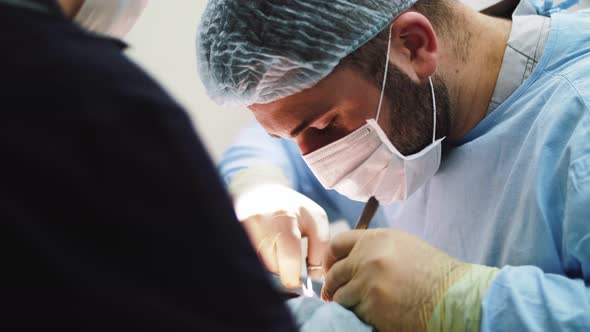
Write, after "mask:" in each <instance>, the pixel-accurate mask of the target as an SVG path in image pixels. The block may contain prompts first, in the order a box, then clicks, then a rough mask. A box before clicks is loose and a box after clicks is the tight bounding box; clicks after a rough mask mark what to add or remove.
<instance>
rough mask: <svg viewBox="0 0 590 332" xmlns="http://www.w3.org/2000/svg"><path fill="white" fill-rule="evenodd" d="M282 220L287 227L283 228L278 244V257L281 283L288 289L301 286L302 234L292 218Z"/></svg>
mask: <svg viewBox="0 0 590 332" xmlns="http://www.w3.org/2000/svg"><path fill="white" fill-rule="evenodd" d="M281 218H289V219H288V220H282V221H278V220H277V221H278V222H283V223H285V225H286V226H287V227H283V228H282V231H281V233H280V235H279V238H278V240H277V243H276V257H277V264H278V267H279V274H280V278H281V283H282V284H283V285H285V287H288V288H299V287H300V286H301V280H300V279H299V278H300V276H301V261H302V259H301V232H300V231H299V227H298V225H297V222H296V221H295V220H294V219H292V218H291V217H281Z"/></svg>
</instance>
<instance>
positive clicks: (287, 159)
mask: <svg viewBox="0 0 590 332" xmlns="http://www.w3.org/2000/svg"><path fill="white" fill-rule="evenodd" d="M589 77H590V12H589V11H579V12H576V13H573V14H566V13H553V14H552V16H551V27H550V32H549V37H548V39H547V42H546V44H545V49H544V50H543V55H542V57H541V59H540V61H539V63H538V65H537V66H536V68H535V70H534V71H533V72H532V73H531V75H530V77H529V78H528V80H526V81H525V82H524V83H523V84H522V85H521V86H519V87H518V88H517V89H516V91H514V92H513V93H512V95H511V96H510V97H508V98H507V99H506V100H505V101H504V102H503V103H502V104H501V105H499V106H498V107H497V108H496V109H495V110H494V112H492V113H491V114H490V115H489V116H488V117H486V118H485V119H484V120H483V121H482V122H481V123H479V124H478V126H477V127H476V128H474V129H473V130H472V131H471V132H470V133H468V135H467V136H465V137H464V138H463V139H462V140H461V141H460V142H457V145H456V146H454V148H453V149H451V150H450V151H449V153H448V155H447V156H446V158H445V159H444V160H443V162H442V164H441V168H440V169H439V171H438V173H437V174H436V175H435V176H434V177H433V178H432V179H431V180H430V181H429V182H427V183H426V185H425V186H424V187H423V188H422V189H421V190H419V191H418V192H416V193H415V194H414V195H413V196H411V197H410V199H409V200H408V201H407V202H405V203H402V204H397V205H391V206H387V207H385V210H384V211H383V212H384V216H385V217H382V219H376V220H375V221H376V225H380V226H388V227H395V228H398V229H401V230H403V231H406V232H409V233H411V234H414V235H416V236H418V237H420V238H422V239H424V240H426V241H427V242H429V243H431V244H433V245H434V246H435V247H437V248H439V249H441V250H443V251H445V252H447V253H449V254H450V255H451V256H454V257H456V258H458V259H461V260H463V261H466V262H468V263H475V264H482V265H487V266H495V267H499V268H501V270H500V272H499V273H498V275H497V276H496V278H495V279H494V281H493V282H492V284H491V285H490V288H489V291H488V293H487V294H486V297H485V298H484V301H483V302H482V308H483V312H482V322H483V323H482V326H481V327H482V329H483V330H484V331H521V330H541V329H542V328H540V327H541V326H544V327H546V328H545V329H546V330H564V329H568V328H569V329H572V330H589V329H590V292H589V288H588V285H590V223H589V222H588V220H590V209H588V206H590V139H589V137H590V108H589V107H590V80H589ZM245 133H246V132H245ZM247 133H248V135H249V137H248V138H247V139H246V140H244V141H242V142H239V143H238V144H236V145H234V146H233V147H232V148H231V149H230V150H228V152H227V154H226V156H225V158H224V161H223V162H222V164H221V170H222V174H224V176H225V177H226V179H227V178H231V176H232V175H231V174H232V173H233V172H235V170H236V169H239V168H240V167H245V166H247V165H248V164H249V163H252V162H253V160H256V159H264V160H266V162H269V161H270V162H274V163H275V164H277V165H279V166H281V167H283V169H284V171H285V174H286V175H287V176H289V177H290V179H291V181H292V183H294V185H295V187H296V188H297V190H299V191H301V192H302V193H303V194H305V195H307V196H308V197H310V198H312V199H314V200H316V201H317V202H318V203H319V204H321V205H322V206H323V207H324V208H325V209H326V211H327V212H328V214H329V215H330V218H332V216H339V215H344V216H345V217H347V218H349V219H351V218H352V219H354V218H356V216H358V211H359V210H357V208H358V207H357V205H354V204H351V203H350V201H348V200H346V199H343V198H342V196H340V195H338V194H337V193H335V192H330V191H325V190H323V189H322V188H321V186H319V184H318V183H317V181H316V180H314V179H313V178H312V177H311V175H310V172H309V170H308V169H307V167H306V166H305V163H303V162H302V160H301V157H300V156H299V152H298V150H297V148H296V146H295V144H293V143H290V142H280V141H276V140H272V139H271V138H268V139H267V138H264V136H265V135H266V134H265V133H264V131H263V130H262V129H260V127H251V128H249V129H248V131H247ZM266 136H267V135H266ZM268 151H273V153H271V154H267V153H266V152H268ZM542 324H544V325H542Z"/></svg>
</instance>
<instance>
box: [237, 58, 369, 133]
mask: <svg viewBox="0 0 590 332" xmlns="http://www.w3.org/2000/svg"><path fill="white" fill-rule="evenodd" d="M371 89H374V86H372V84H371V83H370V82H369V81H368V80H365V79H364V78H363V77H362V75H361V74H359V72H357V71H355V70H352V69H349V68H339V69H337V70H335V71H334V72H333V73H331V74H330V75H329V76H328V77H326V78H325V79H323V80H322V81H320V82H319V83H318V84H316V85H315V86H313V87H312V88H309V89H307V90H304V91H302V92H299V93H296V94H294V95H291V96H288V97H285V98H282V99H279V100H276V101H273V102H271V103H268V104H254V105H250V106H249V107H248V108H249V109H250V110H251V111H252V112H253V114H254V116H255V117H256V119H257V120H258V121H259V122H260V123H261V124H262V126H263V127H265V128H266V129H267V130H276V131H280V130H282V129H281V128H284V127H288V126H289V125H294V124H295V125H296V124H298V123H299V122H301V121H305V120H308V119H309V118H310V117H313V116H317V115H318V113H325V112H328V111H329V110H331V109H334V108H335V107H340V106H343V105H344V104H347V103H357V102H359V100H364V99H366V98H367V95H368V93H369V91H370V90H371Z"/></svg>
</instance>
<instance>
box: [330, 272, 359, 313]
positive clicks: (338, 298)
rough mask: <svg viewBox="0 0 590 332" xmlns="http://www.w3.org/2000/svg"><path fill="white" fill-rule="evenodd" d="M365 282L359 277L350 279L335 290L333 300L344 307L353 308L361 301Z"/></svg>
mask: <svg viewBox="0 0 590 332" xmlns="http://www.w3.org/2000/svg"><path fill="white" fill-rule="evenodd" d="M365 284H366V282H364V281H362V280H361V279H352V280H351V281H350V282H348V283H346V284H344V285H342V287H340V288H338V289H337V290H336V292H335V293H334V296H333V301H335V302H337V303H338V304H340V305H341V306H343V307H345V308H354V307H355V306H357V305H359V303H360V302H361V299H362V294H363V292H364V286H365Z"/></svg>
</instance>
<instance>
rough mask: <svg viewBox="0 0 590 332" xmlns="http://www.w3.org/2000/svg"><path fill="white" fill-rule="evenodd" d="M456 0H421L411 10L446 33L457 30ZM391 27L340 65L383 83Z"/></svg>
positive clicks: (439, 31)
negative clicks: (454, 10)
mask: <svg viewBox="0 0 590 332" xmlns="http://www.w3.org/2000/svg"><path fill="white" fill-rule="evenodd" d="M454 1H455V0H419V1H418V2H417V3H416V4H415V5H414V6H412V7H411V8H410V10H413V11H416V12H418V13H420V14H422V15H424V16H425V17H426V18H428V20H429V21H430V22H431V24H432V26H433V27H434V29H435V30H436V32H437V33H438V35H446V34H447V33H449V32H451V31H453V30H455V29H454V26H455V25H456V24H455V23H454V22H455V18H454V17H453V2H454ZM389 27H390V25H388V26H387V28H385V29H383V31H381V32H380V33H379V34H377V35H376V36H375V37H374V38H373V39H371V40H369V41H368V42H367V43H366V44H364V45H363V46H361V47H359V48H358V49H357V50H356V51H354V52H352V53H351V54H349V55H348V56H346V57H345V58H344V59H343V60H342V61H341V62H340V66H339V67H348V68H352V69H356V70H359V71H360V72H361V73H363V75H365V76H366V78H367V79H369V80H371V81H372V82H374V83H376V84H377V85H378V86H379V85H381V81H382V80H383V73H384V71H385V59H386V52H387V43H388V38H389Z"/></svg>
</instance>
